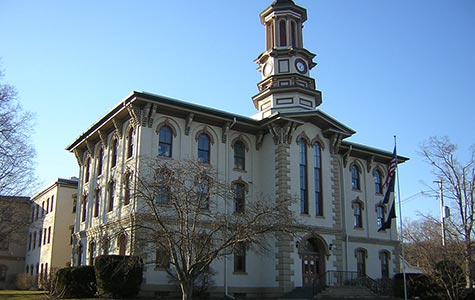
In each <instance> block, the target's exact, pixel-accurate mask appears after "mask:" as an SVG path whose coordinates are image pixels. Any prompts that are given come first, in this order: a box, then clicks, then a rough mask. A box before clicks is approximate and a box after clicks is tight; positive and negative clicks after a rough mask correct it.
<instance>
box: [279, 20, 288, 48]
mask: <svg viewBox="0 0 475 300" xmlns="http://www.w3.org/2000/svg"><path fill="white" fill-rule="evenodd" d="M279 46H287V25H286V21H285V20H280V21H279Z"/></svg>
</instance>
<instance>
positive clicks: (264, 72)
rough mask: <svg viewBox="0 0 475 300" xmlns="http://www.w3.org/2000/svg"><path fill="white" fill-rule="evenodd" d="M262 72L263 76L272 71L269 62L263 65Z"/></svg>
mask: <svg viewBox="0 0 475 300" xmlns="http://www.w3.org/2000/svg"><path fill="white" fill-rule="evenodd" d="M262 73H263V74H264V76H269V75H270V74H271V73H272V64H271V63H270V62H268V63H266V64H265V65H264V68H263V71H262Z"/></svg>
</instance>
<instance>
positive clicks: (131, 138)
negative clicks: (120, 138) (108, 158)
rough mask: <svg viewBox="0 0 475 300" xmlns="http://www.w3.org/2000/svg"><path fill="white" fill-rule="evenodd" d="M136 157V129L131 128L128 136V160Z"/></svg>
mask: <svg viewBox="0 0 475 300" xmlns="http://www.w3.org/2000/svg"><path fill="white" fill-rule="evenodd" d="M132 155H134V129H133V128H130V130H129V133H128V134H127V158H131V157H132Z"/></svg>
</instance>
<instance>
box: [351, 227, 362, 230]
mask: <svg viewBox="0 0 475 300" xmlns="http://www.w3.org/2000/svg"><path fill="white" fill-rule="evenodd" d="M353 229H356V230H364V228H363V227H356V226H353Z"/></svg>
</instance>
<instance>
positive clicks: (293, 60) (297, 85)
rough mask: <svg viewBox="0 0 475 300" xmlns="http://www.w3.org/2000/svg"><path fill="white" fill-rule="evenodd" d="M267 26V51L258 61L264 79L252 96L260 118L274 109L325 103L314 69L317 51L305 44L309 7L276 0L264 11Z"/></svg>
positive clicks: (310, 107)
mask: <svg viewBox="0 0 475 300" xmlns="http://www.w3.org/2000/svg"><path fill="white" fill-rule="evenodd" d="M260 18H261V22H262V24H263V25H264V26H265V29H266V50H265V51H264V52H263V53H262V54H261V55H259V57H258V58H257V59H256V60H255V62H256V63H257V64H258V65H259V67H258V71H259V72H261V74H262V80H261V82H259V83H258V84H257V87H258V89H259V93H258V94H257V95H255V96H254V97H252V101H253V102H254V105H255V107H256V109H258V110H259V112H260V117H261V118H265V117H267V116H269V115H271V114H272V113H274V112H296V111H306V110H313V109H315V107H317V106H318V105H320V104H321V103H322V94H321V92H320V91H318V90H317V89H316V84H315V80H314V79H313V78H311V77H310V70H311V69H312V68H313V67H315V66H316V65H317V64H316V63H315V62H313V58H314V57H315V54H313V53H311V52H310V51H308V50H306V49H305V48H304V47H303V34H302V28H303V23H304V22H305V21H306V20H307V10H306V9H305V8H303V7H300V6H298V5H296V4H295V3H294V2H293V1H292V0H275V1H274V2H273V3H272V4H271V5H270V6H269V7H268V8H266V9H265V10H264V11H263V12H262V13H261V14H260Z"/></svg>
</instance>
